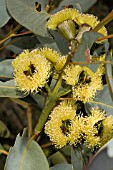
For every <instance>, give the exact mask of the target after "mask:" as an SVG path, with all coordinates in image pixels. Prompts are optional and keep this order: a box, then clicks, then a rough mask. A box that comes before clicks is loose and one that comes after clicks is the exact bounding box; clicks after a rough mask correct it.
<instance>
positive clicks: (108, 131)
mask: <svg viewBox="0 0 113 170" xmlns="http://www.w3.org/2000/svg"><path fill="white" fill-rule="evenodd" d="M111 138H113V116H112V115H110V116H107V117H106V118H105V119H104V120H103V121H102V123H101V136H100V142H101V146H103V145H104V144H106V143H107V142H108V141H109V140H110V139H111Z"/></svg>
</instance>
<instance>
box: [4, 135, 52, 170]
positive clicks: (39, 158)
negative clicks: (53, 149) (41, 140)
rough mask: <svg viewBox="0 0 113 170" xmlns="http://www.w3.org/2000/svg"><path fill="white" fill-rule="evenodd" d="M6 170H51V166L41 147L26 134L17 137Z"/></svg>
mask: <svg viewBox="0 0 113 170" xmlns="http://www.w3.org/2000/svg"><path fill="white" fill-rule="evenodd" d="M5 170H49V165H48V162H47V159H46V157H45V155H44V153H43V151H42V149H41V148H40V146H39V145H38V144H37V143H36V142H35V141H33V140H32V139H30V138H28V137H26V134H25V133H24V135H23V136H22V137H21V136H20V135H18V136H17V138H16V142H15V144H14V147H13V148H11V150H10V152H9V156H8V159H7V161H6V166H5Z"/></svg>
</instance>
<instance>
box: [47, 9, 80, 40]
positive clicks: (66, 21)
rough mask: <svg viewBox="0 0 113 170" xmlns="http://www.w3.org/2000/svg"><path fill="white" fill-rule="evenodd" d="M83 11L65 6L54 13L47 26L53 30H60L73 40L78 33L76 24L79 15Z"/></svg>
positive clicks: (68, 38)
mask: <svg viewBox="0 0 113 170" xmlns="http://www.w3.org/2000/svg"><path fill="white" fill-rule="evenodd" d="M79 15H81V13H80V12H79V11H78V10H76V9H73V8H65V9H63V10H61V11H60V12H57V13H56V14H54V15H52V16H51V17H50V19H49V20H48V22H47V27H48V28H49V29H51V30H57V29H58V30H59V32H60V33H61V34H62V35H63V36H64V37H65V38H66V39H67V40H69V41H70V40H72V39H74V38H75V35H76V25H75V23H77V22H78V16H79Z"/></svg>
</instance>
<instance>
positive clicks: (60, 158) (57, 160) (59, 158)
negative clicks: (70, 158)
mask: <svg viewBox="0 0 113 170" xmlns="http://www.w3.org/2000/svg"><path fill="white" fill-rule="evenodd" d="M49 160H51V162H52V164H53V165H56V164H61V163H62V164H63V163H67V160H66V158H65V156H64V155H63V154H62V153H61V152H60V151H57V152H56V153H55V154H53V155H52V156H51V157H49Z"/></svg>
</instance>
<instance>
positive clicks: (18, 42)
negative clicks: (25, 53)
mask: <svg viewBox="0 0 113 170" xmlns="http://www.w3.org/2000/svg"><path fill="white" fill-rule="evenodd" d="M37 44H39V41H38V40H37V38H36V36H34V35H27V36H24V37H16V38H14V40H13V39H12V43H11V45H14V46H16V47H19V48H20V49H34V48H35V47H36V46H37Z"/></svg>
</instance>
